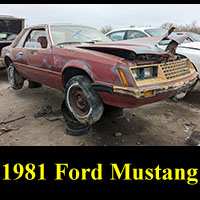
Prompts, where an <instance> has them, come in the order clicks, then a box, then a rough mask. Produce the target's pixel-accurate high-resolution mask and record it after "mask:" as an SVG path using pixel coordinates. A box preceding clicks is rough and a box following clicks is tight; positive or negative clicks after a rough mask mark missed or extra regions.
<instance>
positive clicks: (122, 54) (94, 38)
mask: <svg viewBox="0 0 200 200" xmlns="http://www.w3.org/2000/svg"><path fill="white" fill-rule="evenodd" d="M168 34H169V33H167V35H168ZM167 35H164V36H161V37H155V38H148V40H141V41H140V40H139V41H135V42H133V40H132V41H131V40H130V41H123V42H112V41H111V40H110V39H109V38H107V37H106V36H104V35H103V34H102V33H100V32H99V31H97V30H96V29H94V28H91V27H87V26H80V25H69V24H68V25H41V26H35V27H30V28H25V29H24V30H23V31H22V32H21V33H20V34H19V35H18V37H17V38H16V40H15V41H14V42H13V43H12V44H11V46H9V47H5V48H4V49H3V51H2V54H3V58H4V63H5V65H6V66H7V70H8V80H9V82H10V85H11V86H12V87H13V88H14V89H21V88H22V87H23V83H24V80H26V79H28V80H32V81H35V82H38V83H41V84H45V85H48V86H50V87H53V88H57V89H59V90H61V91H63V92H64V94H65V102H64V104H62V107H63V110H64V115H65V119H66V120H67V121H68V125H72V128H71V129H73V128H74V127H77V126H79V125H82V126H85V128H87V127H88V125H92V124H94V123H95V122H97V121H98V120H99V119H100V118H101V116H102V114H103V112H104V106H105V105H109V106H111V107H112V108H135V107H138V106H142V105H145V104H149V103H153V102H157V101H160V100H162V99H166V98H169V97H171V96H174V95H176V94H178V95H179V94H182V92H183V93H185V91H186V90H187V89H188V88H190V87H193V86H194V85H195V84H196V81H197V79H198V74H197V72H196V71H195V69H194V67H193V65H192V63H191V62H190V61H189V60H188V59H187V58H185V57H184V56H181V55H178V54H172V53H171V52H166V51H163V50H162V49H160V48H158V47H156V46H155V45H156V44H157V43H158V42H159V41H161V40H162V39H163V38H165V37H166V36H167ZM145 39H146V38H145ZM69 129H70V128H69ZM69 129H68V131H71V132H70V134H74V135H76V134H80V132H81V131H80V129H78V131H73V130H69ZM83 132H84V131H82V132H81V133H83Z"/></svg>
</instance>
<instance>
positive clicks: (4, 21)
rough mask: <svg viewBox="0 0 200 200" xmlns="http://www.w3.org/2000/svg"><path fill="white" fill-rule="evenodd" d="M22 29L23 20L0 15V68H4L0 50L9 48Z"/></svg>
mask: <svg viewBox="0 0 200 200" xmlns="http://www.w3.org/2000/svg"><path fill="white" fill-rule="evenodd" d="M23 28H24V19H23V18H16V17H13V16H8V15H0V68H2V67H4V66H3V63H2V58H1V50H2V49H3V47H5V46H9V45H10V44H11V43H12V41H13V40H14V39H15V37H16V35H17V34H19V33H20V32H21V30H22V29H23Z"/></svg>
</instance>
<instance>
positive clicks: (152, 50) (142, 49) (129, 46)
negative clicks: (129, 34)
mask: <svg viewBox="0 0 200 200" xmlns="http://www.w3.org/2000/svg"><path fill="white" fill-rule="evenodd" d="M139 43H140V42H138V43H135V41H133V40H127V41H124V42H123V43H120V42H113V43H106V44H92V45H86V46H84V45H81V46H78V47H79V48H83V49H89V50H98V49H99V50H101V49H115V50H117V49H119V50H120V49H121V50H128V51H133V52H135V53H136V54H166V52H165V51H164V50H162V49H161V48H159V47H157V46H155V45H145V44H142V43H140V44H139Z"/></svg>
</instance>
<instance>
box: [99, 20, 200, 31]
mask: <svg viewBox="0 0 200 200" xmlns="http://www.w3.org/2000/svg"><path fill="white" fill-rule="evenodd" d="M132 27H136V26H135V25H130V28H132ZM171 27H176V29H175V32H193V33H199V34H200V26H198V24H197V21H196V20H194V21H192V22H191V23H190V24H185V25H183V24H180V25H177V24H174V23H170V22H165V23H163V24H162V25H161V26H160V28H164V29H167V30H169V29H170V28H171ZM112 30H113V27H112V26H111V25H106V26H104V27H102V28H101V30H100V31H101V32H102V33H103V34H106V33H108V32H110V31H112Z"/></svg>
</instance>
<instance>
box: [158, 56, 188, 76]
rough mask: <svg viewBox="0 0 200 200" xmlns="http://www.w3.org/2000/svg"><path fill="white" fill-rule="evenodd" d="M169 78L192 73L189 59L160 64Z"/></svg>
mask: <svg viewBox="0 0 200 200" xmlns="http://www.w3.org/2000/svg"><path fill="white" fill-rule="evenodd" d="M160 67H161V69H162V70H163V72H164V74H165V77H166V78H167V80H171V79H175V78H178V77H181V76H184V75H187V74H189V73H190V69H189V68H188V59H182V60H178V61H173V62H168V63H162V64H160Z"/></svg>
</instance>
